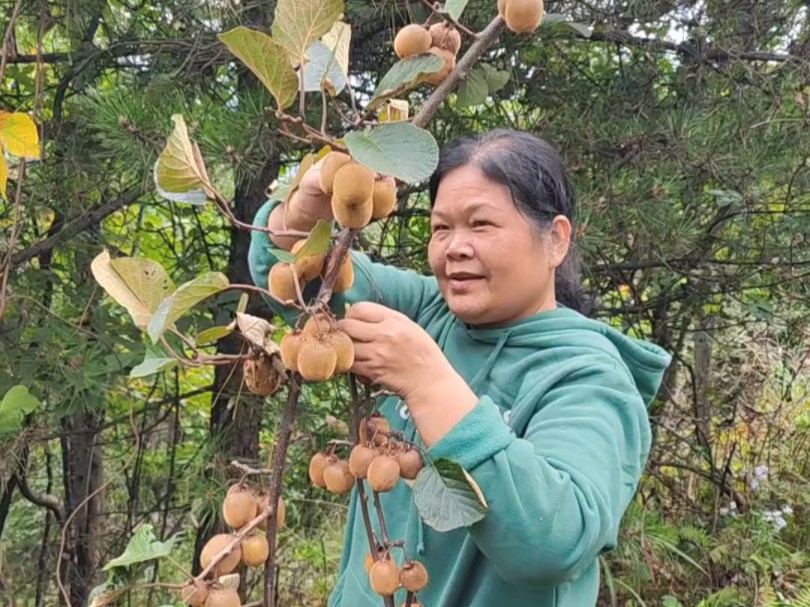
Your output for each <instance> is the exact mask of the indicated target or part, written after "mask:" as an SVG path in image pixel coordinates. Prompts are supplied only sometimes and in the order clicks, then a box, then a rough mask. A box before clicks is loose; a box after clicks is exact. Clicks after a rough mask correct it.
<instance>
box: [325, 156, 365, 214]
mask: <svg viewBox="0 0 810 607" xmlns="http://www.w3.org/2000/svg"><path fill="white" fill-rule="evenodd" d="M375 177H376V174H375V173H374V171H372V170H371V169H370V168H368V167H366V166H363V165H362V164H359V163H357V162H352V163H351V164H344V165H343V166H342V167H340V168H339V169H338V171H337V173H335V185H334V187H333V188H332V199H333V200H334V199H337V200H338V201H340V202H342V203H343V205H344V206H347V207H349V208H352V207H359V206H362V205H364V204H365V203H366V201H367V200H369V199H370V198H371V195H372V194H373V193H374V179H375ZM332 207H333V208H334V204H333V205H332Z"/></svg>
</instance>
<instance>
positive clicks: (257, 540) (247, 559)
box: [242, 534, 270, 567]
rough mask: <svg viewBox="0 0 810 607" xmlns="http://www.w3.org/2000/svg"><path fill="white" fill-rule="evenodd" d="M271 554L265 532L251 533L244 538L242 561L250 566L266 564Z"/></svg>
mask: <svg viewBox="0 0 810 607" xmlns="http://www.w3.org/2000/svg"><path fill="white" fill-rule="evenodd" d="M268 554H270V544H268V543H267V538H266V537H265V536H264V535H263V534H259V535H251V536H249V537H246V538H245V539H244V540H242V562H243V563H244V564H245V565H247V566H248V567H258V566H259V565H264V562H265V561H266V560H267V555H268Z"/></svg>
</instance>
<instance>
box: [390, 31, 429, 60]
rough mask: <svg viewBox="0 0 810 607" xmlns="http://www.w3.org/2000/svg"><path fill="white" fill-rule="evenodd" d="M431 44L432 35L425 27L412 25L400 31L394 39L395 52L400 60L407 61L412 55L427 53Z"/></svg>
mask: <svg viewBox="0 0 810 607" xmlns="http://www.w3.org/2000/svg"><path fill="white" fill-rule="evenodd" d="M431 42H432V38H431V37H430V33H429V32H428V31H427V30H426V29H425V28H424V27H422V26H421V25H418V24H416V23H411V24H410V25H406V26H405V27H403V28H402V29H401V30H399V31H398V32H397V35H396V36H395V37H394V52H395V53H396V54H397V57H399V58H400V59H405V58H406V57H410V56H411V55H419V54H420V53H426V52H427V50H428V49H429V48H430V44H431Z"/></svg>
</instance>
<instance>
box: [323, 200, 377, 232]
mask: <svg viewBox="0 0 810 607" xmlns="http://www.w3.org/2000/svg"><path fill="white" fill-rule="evenodd" d="M373 213H374V199H373V198H371V197H370V196H369V198H368V199H367V200H366V202H365V203H363V204H361V205H360V206H354V207H350V206H347V205H345V204H344V203H343V202H341V201H340V200H339V199H338V198H337V196H332V215H334V216H335V219H336V220H337V222H338V223H339V224H340V227H341V228H349V229H352V230H362V229H363V228H365V227H366V226H367V225H368V224H369V222H370V221H371V215H372V214H373Z"/></svg>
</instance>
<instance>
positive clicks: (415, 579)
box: [399, 561, 428, 592]
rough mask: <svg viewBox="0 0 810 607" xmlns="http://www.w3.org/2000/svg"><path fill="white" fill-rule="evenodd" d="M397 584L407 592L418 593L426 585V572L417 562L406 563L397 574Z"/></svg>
mask: <svg viewBox="0 0 810 607" xmlns="http://www.w3.org/2000/svg"><path fill="white" fill-rule="evenodd" d="M399 583H400V584H402V587H403V588H405V590H408V591H409V592H419V591H420V590H422V588H424V587H425V586H427V584H428V572H427V569H425V566H424V565H423V564H422V563H420V562H419V561H406V562H405V563H404V564H403V565H402V570H401V571H400V572H399Z"/></svg>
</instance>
